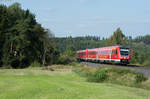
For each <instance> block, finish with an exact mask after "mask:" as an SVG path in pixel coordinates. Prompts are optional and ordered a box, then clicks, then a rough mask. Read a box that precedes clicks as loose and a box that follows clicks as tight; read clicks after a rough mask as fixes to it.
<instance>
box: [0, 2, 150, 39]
mask: <svg viewBox="0 0 150 99" xmlns="http://www.w3.org/2000/svg"><path fill="white" fill-rule="evenodd" d="M14 2H19V3H20V4H21V6H22V8H23V9H25V10H26V9H29V10H30V11H31V12H32V13H34V14H35V15H36V19H37V21H38V22H39V23H40V24H42V26H43V27H44V28H48V29H50V30H51V31H52V32H53V33H54V34H55V36H56V37H66V36H73V37H76V36H86V35H91V36H101V37H109V36H111V35H112V34H113V32H114V31H115V30H116V29H117V28H119V27H120V28H121V30H122V31H123V33H124V34H125V35H126V36H132V37H137V36H142V35H147V34H150V0H0V4H5V5H7V6H9V5H11V4H13V3H14Z"/></svg>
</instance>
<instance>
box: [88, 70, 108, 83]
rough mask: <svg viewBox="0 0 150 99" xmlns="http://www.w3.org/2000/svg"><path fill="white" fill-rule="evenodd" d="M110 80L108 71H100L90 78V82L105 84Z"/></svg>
mask: <svg viewBox="0 0 150 99" xmlns="http://www.w3.org/2000/svg"><path fill="white" fill-rule="evenodd" d="M107 78H108V69H107V68H104V69H98V70H97V71H96V72H94V73H93V74H92V75H91V76H89V78H88V81H94V82H103V81H105V80H106V79H107Z"/></svg>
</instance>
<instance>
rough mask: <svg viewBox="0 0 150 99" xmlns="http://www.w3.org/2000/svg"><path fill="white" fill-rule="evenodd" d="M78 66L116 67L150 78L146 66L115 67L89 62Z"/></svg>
mask: <svg viewBox="0 0 150 99" xmlns="http://www.w3.org/2000/svg"><path fill="white" fill-rule="evenodd" d="M80 64H84V65H87V66H90V67H104V66H109V67H110V66H111V67H118V68H124V69H132V70H135V71H136V72H138V73H143V74H144V75H145V76H147V77H149V78H150V67H146V66H136V65H116V64H100V63H91V62H80Z"/></svg>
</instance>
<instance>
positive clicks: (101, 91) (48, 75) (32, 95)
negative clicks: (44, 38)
mask: <svg viewBox="0 0 150 99" xmlns="http://www.w3.org/2000/svg"><path fill="white" fill-rule="evenodd" d="M0 99H150V92H149V91H147V90H143V89H138V88H130V87H125V86H119V85H114V84H107V83H89V82H86V81H85V79H84V78H82V77H80V76H79V75H77V74H75V73H73V72H71V71H70V70H62V71H54V72H52V71H46V70H39V69H17V70H16V69H10V70H8V69H3V70H0Z"/></svg>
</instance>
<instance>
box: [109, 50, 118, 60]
mask: <svg viewBox="0 0 150 99" xmlns="http://www.w3.org/2000/svg"><path fill="white" fill-rule="evenodd" d="M117 53H118V51H117V49H112V51H111V59H112V60H114V61H115V60H116V59H117Z"/></svg>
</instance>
